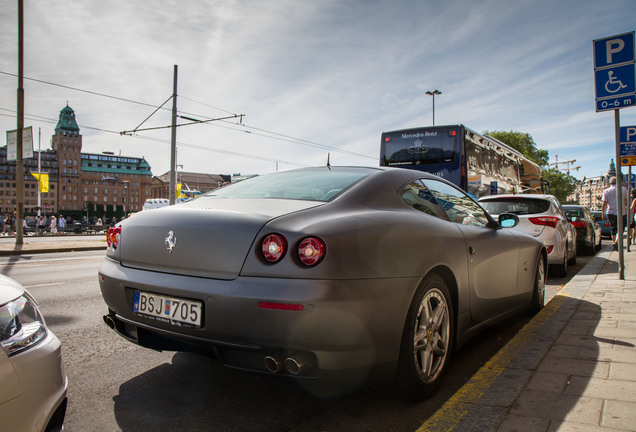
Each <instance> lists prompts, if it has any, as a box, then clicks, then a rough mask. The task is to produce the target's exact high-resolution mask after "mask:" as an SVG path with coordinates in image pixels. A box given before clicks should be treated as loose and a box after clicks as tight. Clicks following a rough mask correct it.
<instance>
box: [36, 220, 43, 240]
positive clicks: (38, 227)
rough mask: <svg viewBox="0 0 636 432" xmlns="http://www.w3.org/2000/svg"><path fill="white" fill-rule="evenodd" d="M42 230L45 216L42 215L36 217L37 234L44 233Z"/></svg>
mask: <svg viewBox="0 0 636 432" xmlns="http://www.w3.org/2000/svg"><path fill="white" fill-rule="evenodd" d="M42 231H44V218H43V217H42V215H40V216H36V217H35V235H36V236H40V235H42Z"/></svg>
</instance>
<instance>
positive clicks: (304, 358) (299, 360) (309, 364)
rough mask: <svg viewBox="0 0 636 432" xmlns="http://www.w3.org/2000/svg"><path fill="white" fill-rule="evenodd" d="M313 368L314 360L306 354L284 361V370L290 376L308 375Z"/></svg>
mask: <svg viewBox="0 0 636 432" xmlns="http://www.w3.org/2000/svg"><path fill="white" fill-rule="evenodd" d="M314 366H315V360H313V359H312V358H311V356H309V355H307V354H302V353H301V354H297V355H294V356H290V357H287V358H286V359H285V370H286V371H287V372H289V373H290V374H292V375H302V374H306V373H308V372H309V371H310V370H311V369H312V368H313V367H314Z"/></svg>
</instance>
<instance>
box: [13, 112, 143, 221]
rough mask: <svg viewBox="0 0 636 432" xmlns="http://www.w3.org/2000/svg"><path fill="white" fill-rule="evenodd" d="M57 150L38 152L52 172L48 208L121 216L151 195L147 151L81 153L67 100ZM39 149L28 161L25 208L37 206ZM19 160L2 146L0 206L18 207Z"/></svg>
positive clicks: (42, 167)
mask: <svg viewBox="0 0 636 432" xmlns="http://www.w3.org/2000/svg"><path fill="white" fill-rule="evenodd" d="M51 143H52V150H47V151H42V152H39V154H40V159H41V165H40V171H41V172H42V173H46V174H49V192H48V193H42V194H41V210H42V212H44V213H47V214H62V215H64V213H67V214H68V213H69V212H70V213H74V214H77V216H79V215H80V214H81V215H86V216H88V217H91V216H95V217H102V216H109V217H110V216H117V215H123V214H125V213H127V212H135V211H139V210H141V209H142V207H143V204H144V202H145V200H146V199H147V198H150V193H151V192H150V186H151V183H152V171H151V169H150V165H149V164H148V162H147V161H146V160H145V159H144V158H143V157H142V158H139V157H130V156H121V155H115V154H113V153H102V154H90V153H82V135H81V134H80V129H79V127H78V125H77V121H76V120H75V112H74V111H73V109H72V108H71V107H69V106H68V105H67V106H66V107H64V108H63V109H62V110H61V111H60V116H59V120H58V122H57V125H56V127H55V133H54V135H53V137H52V139H51ZM37 160H38V152H37V151H35V152H34V158H33V159H26V160H25V161H24V164H25V179H24V180H25V188H24V190H25V197H24V211H25V214H27V215H28V214H35V213H36V212H37V210H38V206H37V193H38V181H37V180H36V179H35V177H33V176H32V175H31V173H32V172H33V173H37V172H38V162H37ZM15 173H16V166H15V162H8V161H7V149H6V146H5V147H2V148H0V212H3V213H6V212H13V211H15V208H16V199H15V191H16V178H15V177H16V176H15Z"/></svg>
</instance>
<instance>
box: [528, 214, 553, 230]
mask: <svg viewBox="0 0 636 432" xmlns="http://www.w3.org/2000/svg"><path fill="white" fill-rule="evenodd" d="M528 220H529V221H530V222H532V223H533V224H535V225H545V226H549V227H550V228H556V226H557V224H558V223H559V221H560V220H561V218H559V217H558V216H539V217H531V218H528Z"/></svg>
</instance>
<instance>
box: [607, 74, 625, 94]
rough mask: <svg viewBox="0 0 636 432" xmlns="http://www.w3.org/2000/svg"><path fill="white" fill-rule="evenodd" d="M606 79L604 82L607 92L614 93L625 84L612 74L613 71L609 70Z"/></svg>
mask: <svg viewBox="0 0 636 432" xmlns="http://www.w3.org/2000/svg"><path fill="white" fill-rule="evenodd" d="M607 78H608V80H607V81H606V82H605V91H607V92H608V93H616V92H619V91H621V90H623V89H624V88H626V87H627V86H626V85H625V84H623V83H622V81H621V80H620V79H618V78H616V77H615V76H614V71H613V70H611V71H609V72H608V73H607Z"/></svg>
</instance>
